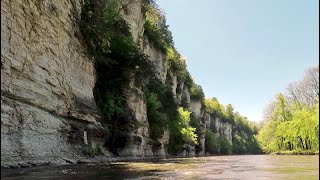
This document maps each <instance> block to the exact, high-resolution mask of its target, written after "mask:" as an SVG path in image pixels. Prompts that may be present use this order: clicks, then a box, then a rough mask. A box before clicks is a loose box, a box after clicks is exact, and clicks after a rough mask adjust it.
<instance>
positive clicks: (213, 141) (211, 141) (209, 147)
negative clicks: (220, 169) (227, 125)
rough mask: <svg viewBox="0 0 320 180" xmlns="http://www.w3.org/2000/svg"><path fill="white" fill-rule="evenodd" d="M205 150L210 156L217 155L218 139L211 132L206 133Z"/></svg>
mask: <svg viewBox="0 0 320 180" xmlns="http://www.w3.org/2000/svg"><path fill="white" fill-rule="evenodd" d="M205 149H206V152H209V153H211V154H217V153H219V149H220V148H219V143H218V139H217V137H216V135H215V134H214V133H213V132H212V131H211V130H207V131H206V136H205Z"/></svg>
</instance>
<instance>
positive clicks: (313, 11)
mask: <svg viewBox="0 0 320 180" xmlns="http://www.w3.org/2000/svg"><path fill="white" fill-rule="evenodd" d="M157 3H158V5H159V6H160V7H161V8H162V9H163V10H164V11H165V12H166V17H167V23H168V24H169V26H170V28H169V29H170V30H171V31H172V33H173V38H174V42H175V46H176V48H177V49H178V51H179V52H180V53H181V54H182V55H183V56H184V57H186V58H187V64H188V69H189V71H190V73H191V74H192V76H193V78H194V79H195V81H196V83H197V84H200V85H201V86H202V87H203V89H204V92H205V94H206V96H207V97H216V98H217V99H218V100H219V101H220V102H221V103H223V104H232V105H233V107H234V109H235V110H236V111H238V112H240V114H242V115H243V116H246V117H248V119H249V120H254V121H259V120H260V119H261V117H262V110H263V108H264V107H265V105H266V104H267V103H268V102H269V101H270V100H271V99H272V98H273V96H274V94H276V93H278V92H285V90H286V87H287V85H288V84H289V83H290V82H292V81H295V80H299V79H301V78H302V76H303V74H304V70H305V69H306V68H308V67H311V66H314V65H317V64H319V63H318V59H319V50H318V49H319V1H318V0H157Z"/></svg>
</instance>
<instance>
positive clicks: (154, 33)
mask: <svg viewBox="0 0 320 180" xmlns="http://www.w3.org/2000/svg"><path fill="white" fill-rule="evenodd" d="M146 8H147V12H146V14H145V16H146V21H145V24H144V35H146V36H147V37H148V38H149V40H150V41H151V42H153V43H154V45H155V46H156V47H157V48H159V49H162V50H163V51H164V52H165V50H166V47H170V46H172V47H173V38H172V33H171V31H170V30H169V26H168V25H167V24H166V18H165V15H164V13H163V11H161V10H160V8H159V7H158V6H157V5H156V4H155V3H149V4H148V5H146Z"/></svg>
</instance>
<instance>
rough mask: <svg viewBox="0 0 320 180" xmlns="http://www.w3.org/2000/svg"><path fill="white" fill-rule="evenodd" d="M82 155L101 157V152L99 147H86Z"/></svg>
mask: <svg viewBox="0 0 320 180" xmlns="http://www.w3.org/2000/svg"><path fill="white" fill-rule="evenodd" d="M84 153H85V154H86V155H88V156H101V155H103V150H102V146H101V145H96V146H87V147H86V149H85V151H84Z"/></svg>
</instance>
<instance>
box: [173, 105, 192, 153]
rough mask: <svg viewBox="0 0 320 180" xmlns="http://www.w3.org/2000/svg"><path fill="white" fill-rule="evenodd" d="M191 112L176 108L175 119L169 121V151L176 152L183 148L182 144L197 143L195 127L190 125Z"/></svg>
mask: <svg viewBox="0 0 320 180" xmlns="http://www.w3.org/2000/svg"><path fill="white" fill-rule="evenodd" d="M190 115H191V112H189V111H186V110H184V109H183V108H182V107H180V108H178V114H177V116H176V119H173V121H171V122H170V127H169V128H170V145H169V152H171V153H172V154H177V153H179V152H181V151H182V150H183V145H184V144H189V145H196V144H198V140H197V138H198V136H197V134H196V133H195V131H196V128H195V127H192V126H191V125H190V121H191V119H190Z"/></svg>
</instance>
